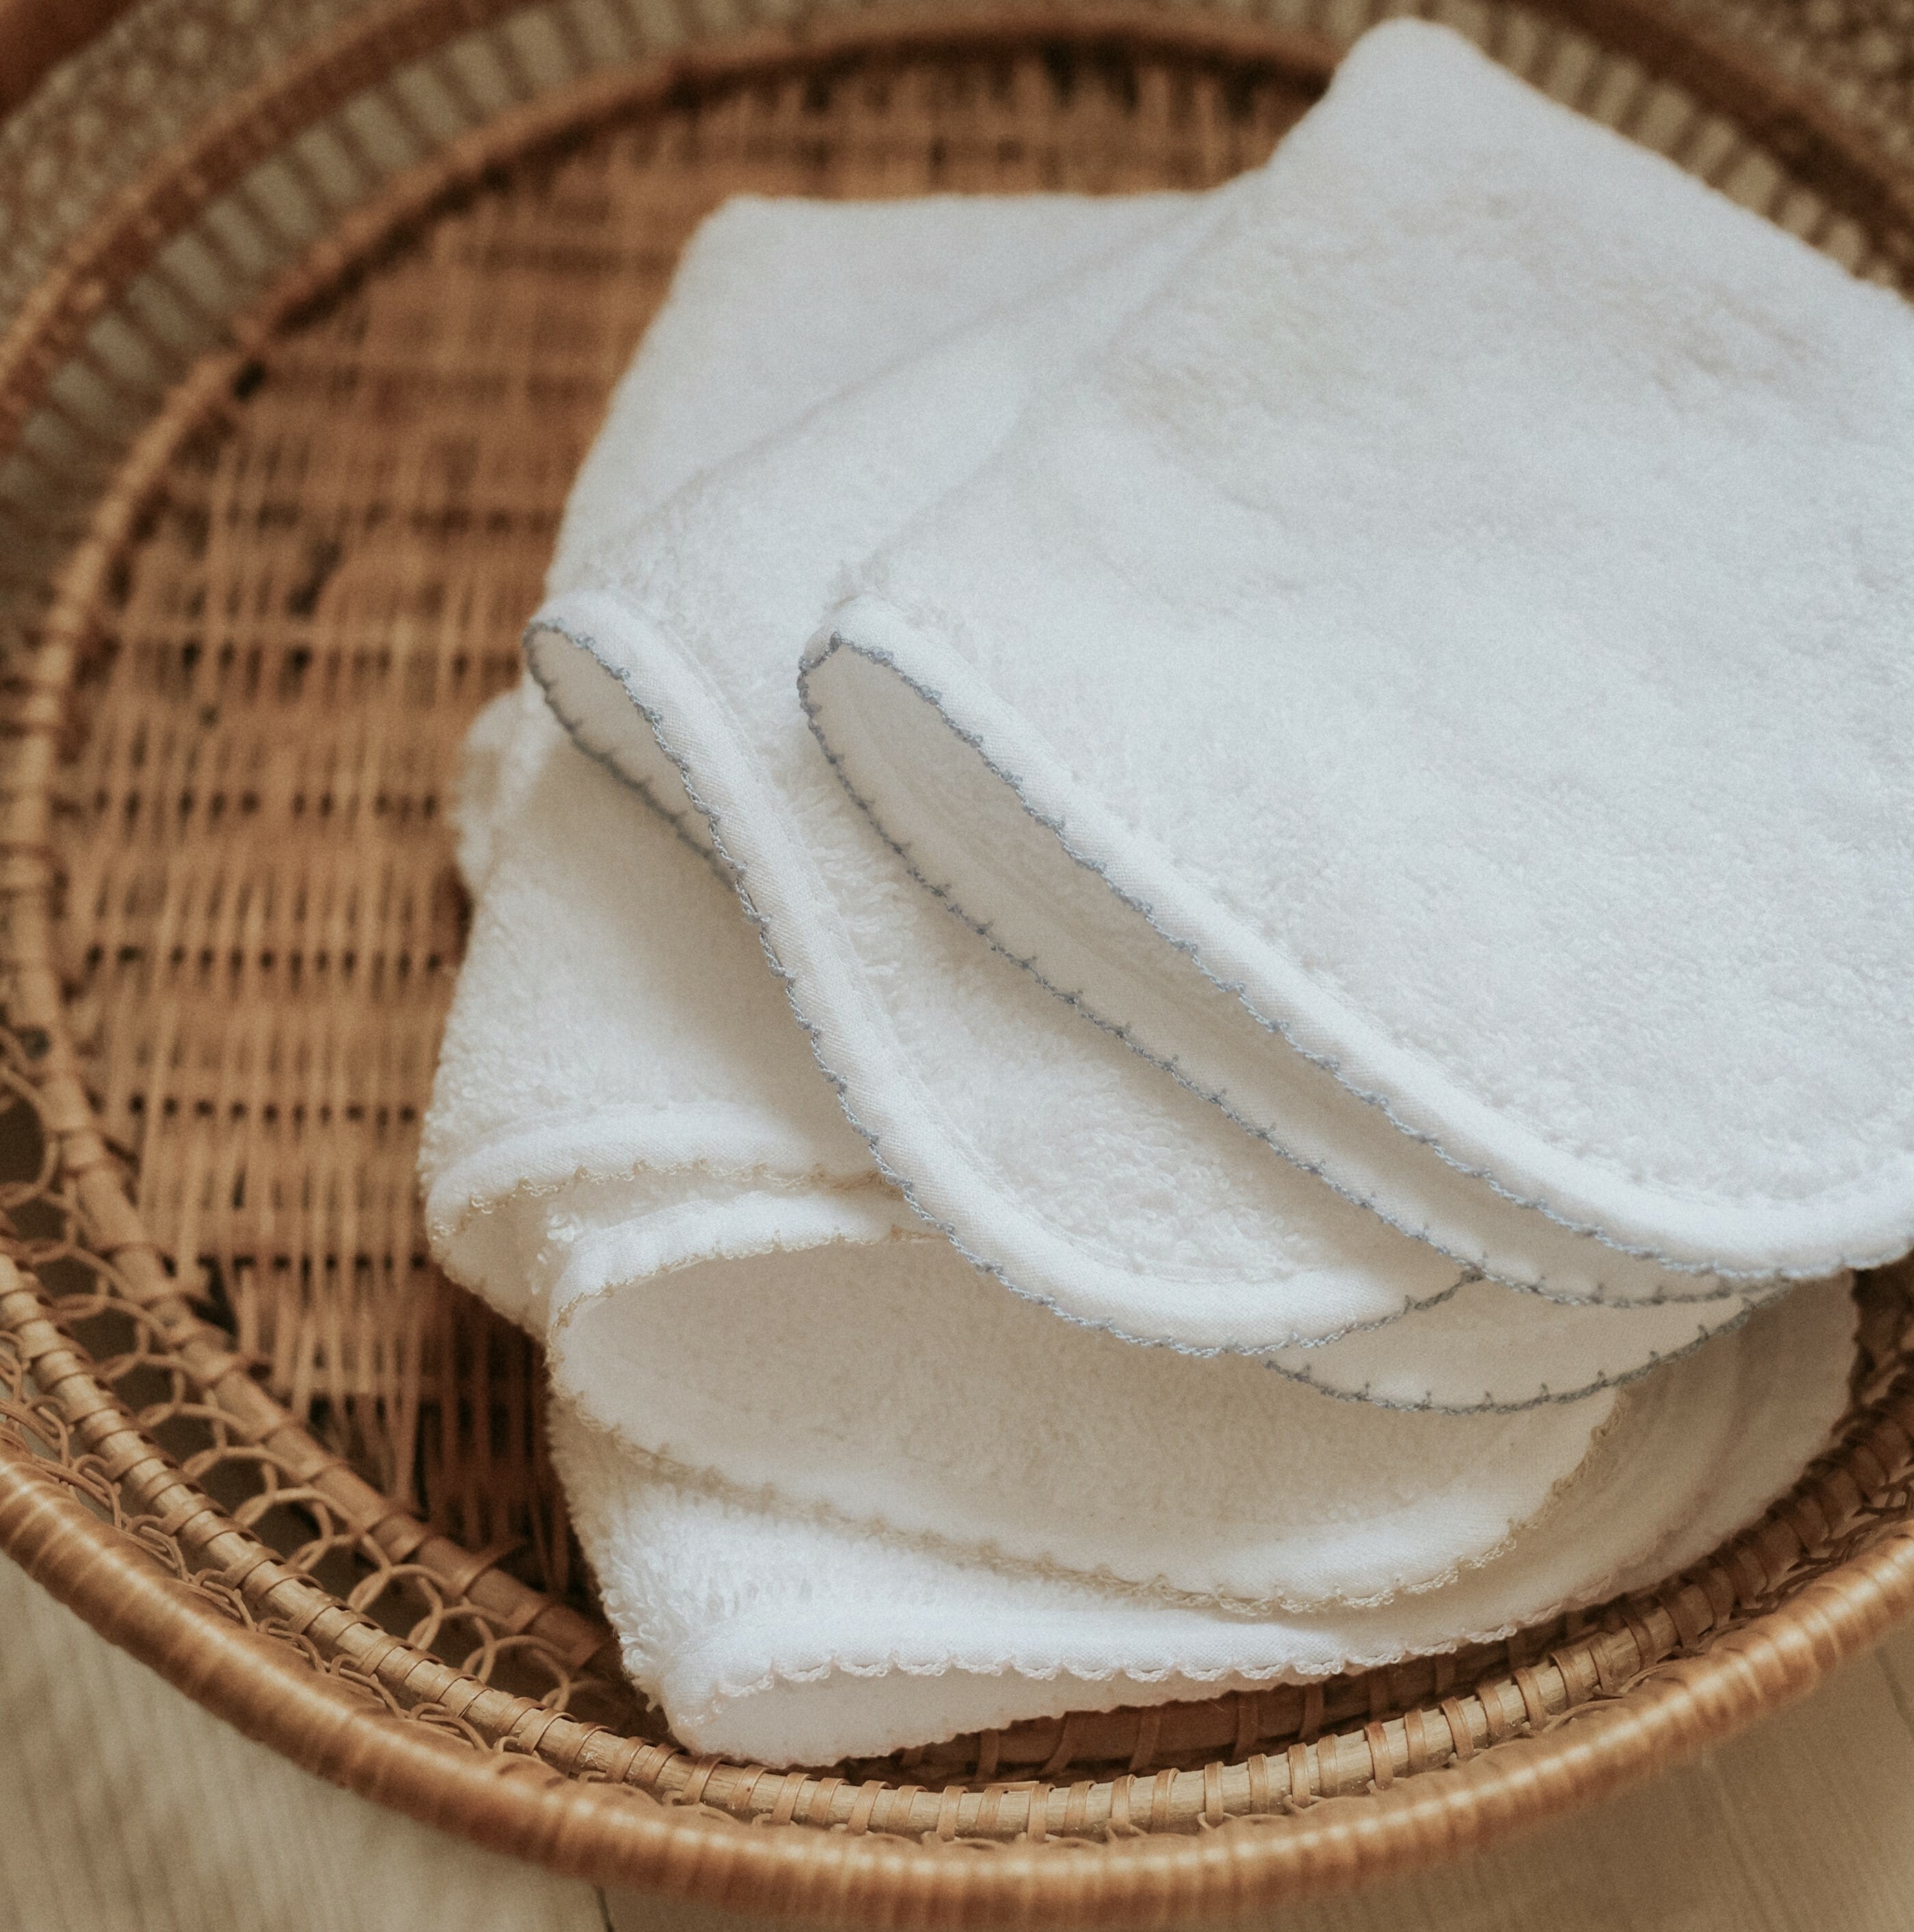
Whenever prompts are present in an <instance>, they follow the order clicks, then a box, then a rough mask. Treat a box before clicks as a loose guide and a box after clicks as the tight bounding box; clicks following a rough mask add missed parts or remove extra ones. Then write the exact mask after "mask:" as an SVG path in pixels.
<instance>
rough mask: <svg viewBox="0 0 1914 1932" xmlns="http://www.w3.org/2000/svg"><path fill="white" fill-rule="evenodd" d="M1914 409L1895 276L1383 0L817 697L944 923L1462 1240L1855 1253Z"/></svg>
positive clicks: (909, 565) (1912, 1174) (1884, 1212)
mask: <svg viewBox="0 0 1914 1932" xmlns="http://www.w3.org/2000/svg"><path fill="white" fill-rule="evenodd" d="M1542 422H1546V423H1547V424H1548V425H1549V429H1548V433H1547V434H1537V427H1536V426H1537V425H1538V424H1539V423H1542ZM1910 427H1914V320H1910V318H1909V315H1908V314H1907V312H1906V308H1905V306H1904V305H1903V303H1902V302H1900V299H1899V298H1898V297H1897V296H1894V295H1892V294H1891V293H1888V292H1886V291H1884V290H1879V289H1877V288H1874V287H1869V286H1867V285H1865V284H1861V283H1860V282H1858V281H1855V280H1853V279H1852V278H1849V277H1848V276H1847V275H1846V274H1844V272H1843V271H1842V270H1840V269H1839V268H1838V267H1837V266H1835V265H1834V263H1831V262H1830V261H1828V260H1826V259H1825V257H1822V256H1820V255H1818V254H1816V253H1814V252H1813V251H1811V250H1810V249H1809V248H1807V247H1806V246H1805V245H1803V244H1801V243H1800V242H1796V241H1795V240H1794V239H1792V238H1791V237H1789V236H1786V235H1785V234H1783V233H1781V232H1780V230H1778V229H1775V228H1774V227H1772V226H1770V225H1769V224H1768V223H1765V222H1763V221H1762V220H1759V218H1758V217H1755V216H1753V215H1752V214H1749V213H1747V212H1746V211H1744V210H1742V209H1740V208H1737V207H1735V206H1734V205H1732V204H1731V203H1730V202H1728V201H1727V200H1726V199H1725V198H1723V197H1722V196H1718V195H1717V194H1715V193H1713V192H1712V191H1711V190H1708V189H1706V188H1705V187H1702V186H1701V185H1699V184H1697V183H1696V182H1695V181H1692V180H1691V179H1690V178H1688V177H1687V176H1686V175H1683V174H1682V173H1681V172H1679V171H1678V169H1675V167H1674V166H1672V165H1670V164H1669V163H1666V162H1665V161H1663V160H1660V158H1658V157H1654V156H1652V155H1651V154H1648V153H1646V152H1645V151H1642V150H1640V149H1639V148H1635V147H1633V146H1632V145H1630V144H1629V143H1628V142H1626V141H1624V140H1622V139H1620V138H1618V136H1615V135H1614V134H1612V133H1609V131H1607V130H1604V129H1602V128H1599V127H1596V126H1594V124H1592V123H1590V122H1587V121H1582V120H1581V119H1580V118H1578V117H1577V116H1576V115H1573V114H1572V113H1569V112H1568V111H1567V110H1565V109H1564V108H1561V107H1558V106H1557V105H1555V104H1553V103H1552V102H1549V101H1547V100H1546V99H1545V98H1543V96H1541V95H1539V94H1537V93H1534V92H1532V91H1531V90H1530V89H1528V88H1526V87H1525V86H1523V85H1522V83H1519V81H1517V80H1515V79H1514V78H1513V77H1510V75H1508V74H1506V73H1504V71H1502V70H1501V69H1499V68H1497V67H1495V66H1494V65H1492V63H1490V62H1488V61H1487V60H1486V59H1485V58H1483V57H1482V56H1481V55H1479V54H1478V53H1477V52H1475V51H1474V49H1472V48H1471V47H1470V46H1468V44H1467V43H1465V42H1464V41H1463V40H1461V39H1460V38H1459V37H1457V36H1456V35H1454V34H1450V33H1449V32H1448V31H1446V30H1444V29H1440V28H1434V27H1431V26H1426V25H1423V24H1422V23H1396V24H1393V25H1391V26H1387V27H1385V28H1380V29H1378V30H1377V31H1375V32H1374V33H1373V34H1371V35H1369V37H1367V38H1366V40H1364V41H1363V43H1361V44H1360V46H1358V47H1357V49H1356V50H1355V51H1354V52H1353V53H1352V55H1351V57H1350V58H1349V59H1348V61H1347V62H1345V65H1344V67H1343V68H1342V70H1341V71H1340V72H1339V75H1338V77H1337V80H1336V83H1335V85H1334V86H1333V88H1332V89H1331V92H1330V95H1329V97H1328V98H1327V100H1326V101H1325V102H1324V104H1323V105H1322V106H1321V107H1319V108H1318V110H1315V112H1314V113H1312V114H1311V115H1309V117H1308V118H1307V119H1306V121H1305V122H1304V123H1303V124H1302V125H1301V126H1300V127H1298V128H1297V130H1296V131H1295V133H1294V135H1293V136H1292V137H1291V139H1289V140H1288V142H1286V143H1285V146H1284V148H1282V151H1281V153H1280V154H1279V158H1278V160H1277V161H1276V163H1275V164H1273V165H1272V166H1271V167H1269V169H1266V171H1264V172H1263V175H1262V176H1261V177H1260V179H1259V180H1258V181H1257V183H1256V184H1254V187H1253V189H1252V190H1251V191H1250V192H1248V193H1245V195H1243V196H1242V197H1241V198H1240V199H1238V200H1237V201H1236V202H1235V203H1234V204H1233V207H1232V208H1231V210H1230V213H1229V214H1228V215H1227V217H1226V218H1225V219H1224V220H1223V221H1222V222H1221V223H1220V224H1219V225H1218V227H1217V228H1216V229H1214V230H1213V231H1212V233H1211V234H1210V236H1209V237H1208V238H1207V239H1206V240H1205V241H1204V242H1203V243H1202V244H1200V245H1198V246H1197V247H1196V248H1194V249H1193V250H1192V251H1191V253H1190V254H1189V255H1188V257H1186V258H1185V260H1184V261H1183V263H1182V265H1181V266H1180V268H1179V272H1178V273H1177V274H1176V275H1175V276H1174V277H1173V278H1170V279H1168V280H1167V281H1166V282H1165V284H1164V286H1163V287H1162V288H1161V290H1159V291H1158V293H1156V294H1155V296H1153V297H1152V299H1150V300H1149V302H1146V303H1145V304H1143V305H1140V308H1138V310H1137V312H1136V314H1134V317H1132V318H1131V320H1129V321H1128V323H1126V325H1125V327H1124V329H1122V331H1121V332H1119V333H1118V334H1117V335H1116V337H1115V338H1114V339H1113V341H1111V342H1110V343H1109V344H1108V345H1107V347H1102V348H1099V349H1098V350H1096V351H1095V352H1093V353H1089V354H1088V355H1086V356H1085V357H1084V358H1083V360H1082V362H1080V365H1079V366H1078V367H1077V369H1076V370H1075V371H1074V373H1073V374H1071V376H1070V377H1068V379H1066V380H1063V381H1061V382H1059V383H1054V384H1051V385H1048V386H1045V387H1044V389H1041V391H1040V392H1035V393H1034V394H1033V396H1032V402H1031V404H1030V407H1029V408H1028V409H1027V410H1026V412H1025V413H1024V414H1023V416H1022V418H1021V419H1020V422H1019V423H1018V425H1017V428H1016V429H1015V430H1014V432H1013V433H1012V434H1011V435H1010V436H1009V437H1008V438H1007V439H1005V440H1004V442H1003V443H1002V446H1001V447H1000V448H999V449H996V451H995V452H993V455H992V456H991V457H990V460H988V461H987V463H984V464H983V465H982V466H981V467H980V468H979V469H978V471H977V472H976V473H975V475H973V476H972V477H971V478H969V479H968V480H967V481H965V482H964V483H963V484H961V485H960V487H957V488H956V489H955V490H954V491H953V492H952V493H949V494H948V495H945V496H940V497H939V499H937V500H936V502H935V503H934V504H933V505H927V506H926V507H925V508H924V510H923V511H921V513H920V514H919V515H918V517H916V519H915V520H914V521H913V523H912V525H911V526H909V528H908V529H906V530H904V531H903V532H902V533H901V534H900V535H899V536H898V537H897V538H895V539H894V541H892V543H891V544H890V545H889V547H888V548H887V549H886V550H885V552H884V553H882V554H881V555H880V556H878V557H876V558H875V559H873V560H872V561H871V562H870V563H868V564H867V565H865V566H864V567H863V568H861V570H860V571H858V572H857V573H855V578H854V582H853V585H852V587H853V588H854V589H856V590H858V591H860V592H861V593H862V594H861V595H857V596H856V597H855V598H853V600H852V601H850V602H849V603H848V604H846V606H845V607H843V608H842V609H841V610H839V611H838V612H837V613H836V614H835V615H834V616H833V618H832V619H831V622H830V624H829V625H828V628H827V630H826V632H825V634H824V636H823V637H822V640H820V643H819V645H818V646H816V647H815V648H814V649H813V652H811V653H810V655H809V657H808V658H807V664H806V674H805V684H806V688H807V694H808V697H809V701H810V703H811V705H812V706H813V710H814V712H815V715H816V718H817V721H818V724H819V729H820V731H821V733H822V735H823V736H824V738H825V740H826V741H827V742H828V745H829V748H830V749H831V753H832V754H833V756H834V759H835V760H836V761H837V766H838V768H839V769H840V772H841V774H842V775H843V778H844V781H845V782H846V784H847V786H849V787H850V789H851V790H852V792H853V793H855V796H858V798H859V799H861V801H862V802H864V804H865V805H867V808H868V809H869V810H870V811H871V812H872V814H873V815H874V817H876V820H878V822H879V823H880V824H881V826H882V827H883V829H884V830H885V832H886V834H887V835H888V837H889V838H891V840H892V841H894V843H895V844H897V846H898V847H900V848H901V849H902V850H903V851H905V852H906V853H908V854H909V856H910V859H911V861H912V864H913V865H914V867H915V868H916V870H917V871H918V873H919V874H921V876H922V877H924V880H926V881H927V883H930V885H931V886H933V889H935V890H936V892H938V893H939V895H941V896H942V897H943V898H945V899H946V900H948V901H949V902H951V904H954V906H956V907H958V908H960V910H962V912H963V914H964V915H965V916H967V917H969V918H970V919H972V920H974V921H975V922H976V923H977V924H978V926H980V927H982V928H984V929H987V930H989V931H990V932H991V934H992V935H993V938H995V939H996V942H997V943H998V944H1000V945H1001V946H1002V947H1005V949H1006V950H1008V951H1010V952H1011V953H1014V954H1015V955H1017V956H1019V957H1021V958H1023V959H1027V960H1028V961H1029V962H1030V965H1031V968H1032V971H1033V972H1034V973H1035V974H1037V975H1038V976H1039V977H1041V978H1043V979H1044V980H1045V981H1046V982H1047V983H1048V984H1050V986H1052V987H1053V989H1056V990H1058V991H1060V992H1064V993H1065V995H1066V997H1068V998H1070V999H1071V1001H1073V1002H1074V1003H1075V1004H1079V1005H1080V1006H1081V1007H1084V1008H1086V1009H1087V1010H1089V1011H1091V1012H1092V1013H1095V1015H1096V1016H1098V1019H1100V1020H1101V1022H1103V1023H1104V1025H1107V1026H1109V1027H1110V1028H1113V1029H1115V1030H1116V1031H1118V1032H1119V1033H1120V1034H1122V1036H1123V1037H1125V1038H1127V1039H1129V1040H1132V1041H1134V1043H1136V1045H1137V1047H1138V1049H1139V1051H1140V1052H1143V1054H1145V1055H1147V1056H1148V1057H1149V1058H1151V1059H1152V1060H1154V1061H1156V1062H1158V1064H1160V1065H1163V1066H1166V1067H1170V1068H1172V1069H1173V1070H1175V1071H1176V1073H1177V1075H1178V1076H1179V1078H1180V1079H1182V1082H1184V1084H1185V1086H1186V1087H1187V1088H1189V1089H1191V1090H1192V1091H1195V1092H1197V1093H1200V1094H1206V1095H1207V1096H1209V1097H1210V1098H1211V1099H1212V1100H1213V1101H1214V1102H1215V1103H1216V1104H1217V1105H1218V1106H1220V1107H1221V1108H1222V1109H1224V1110H1226V1111H1227V1112H1228V1113H1229V1114H1230V1115H1231V1116H1232V1117H1233V1118H1238V1119H1239V1120H1240V1121H1242V1123H1243V1124H1245V1125H1246V1126H1247V1127H1249V1128H1250V1130H1251V1132H1252V1133H1254V1134H1257V1135H1258V1136H1262V1137H1263V1138H1264V1139H1267V1140H1269V1141H1271V1142H1274V1143H1275V1144H1276V1145H1279V1147H1280V1148H1282V1149H1283V1150H1284V1151H1287V1152H1288V1153H1290V1154H1292V1155H1293V1156H1294V1157H1297V1158H1298V1159H1300V1160H1304V1161H1306V1162H1307V1163H1309V1164H1311V1165H1312V1166H1318V1167H1319V1168H1320V1169H1321V1171H1322V1172H1324V1174H1326V1175H1327V1176H1329V1177H1330V1178H1331V1179H1332V1180H1333V1181H1335V1182H1336V1184H1337V1185H1339V1187H1342V1188H1344V1189H1345V1190H1347V1191H1348V1192H1349V1193H1351V1194H1352V1195H1354V1196H1355V1197H1356V1198H1357V1199H1366V1200H1369V1201H1372V1202H1373V1203H1374V1205H1375V1206H1376V1207H1377V1208H1378V1210H1379V1211H1381V1212H1382V1213H1384V1214H1387V1216H1388V1217H1389V1218H1390V1220H1392V1221H1393V1222H1395V1223H1396V1224H1397V1225H1399V1226H1405V1227H1407V1228H1409V1229H1411V1230H1412V1231H1414V1232H1417V1233H1419V1234H1421V1235H1423V1236H1424V1238H1426V1239H1428V1240H1429V1241H1432V1242H1434V1243H1435V1244H1437V1245H1438V1246H1439V1247H1441V1248H1443V1249H1444V1250H1445V1251H1446V1252H1447V1253H1450V1254H1453V1255H1455V1256H1457V1257H1459V1258H1460V1259H1465V1260H1467V1261H1469V1262H1473V1263H1474V1264H1475V1265H1477V1266H1479V1267H1480V1268H1483V1269H1484V1270H1485V1271H1488V1272H1489V1273H1491V1274H1496V1275H1498V1276H1501V1277H1504V1278H1505V1279H1508V1280H1529V1281H1532V1282H1534V1283H1537V1285H1540V1286H1543V1287H1545V1288H1546V1289H1548V1290H1549V1292H1567V1293H1570V1294H1574V1295H1581V1294H1584V1293H1587V1292H1592V1291H1591V1275H1592V1274H1594V1273H1595V1272H1607V1271H1610V1270H1611V1269H1612V1265H1613V1264H1612V1262H1609V1261H1606V1260H1604V1259H1603V1252H1602V1249H1601V1248H1600V1247H1598V1246H1597V1244H1595V1243H1594V1242H1593V1241H1590V1240H1588V1238H1587V1237H1588V1236H1589V1235H1594V1236H1596V1237H1598V1238H1599V1239H1600V1242H1601V1243H1603V1244H1607V1246H1608V1247H1609V1248H1610V1249H1611V1250H1613V1251H1614V1252H1615V1253H1618V1254H1622V1255H1627V1256H1636V1257H1648V1258H1652V1259H1655V1260H1657V1262H1658V1264H1659V1265H1660V1266H1661V1267H1663V1268H1664V1269H1666V1268H1677V1269H1681V1270H1684V1271H1693V1272H1694V1274H1696V1276H1698V1277H1699V1279H1698V1280H1695V1281H1693V1283H1691V1284H1690V1286H1689V1287H1688V1288H1687V1289H1685V1290H1678V1291H1677V1292H1688V1293H1697V1292H1709V1289H1710V1288H1711V1286H1719V1283H1716V1282H1715V1281H1714V1276H1715V1275H1716V1274H1718V1275H1719V1276H1720V1277H1722V1278H1723V1279H1733V1280H1744V1281H1754V1280H1761V1279H1763V1278H1765V1277H1782V1276H1801V1275H1805V1274H1813V1273H1816V1272H1820V1271H1825V1270H1828V1269H1830V1268H1837V1267H1840V1266H1844V1265H1861V1264H1864V1263H1870V1262H1879V1261H1883V1260H1886V1259H1891V1258H1892V1257H1894V1256H1897V1255H1899V1254H1900V1253H1903V1251H1904V1250H1906V1247H1907V1246H1908V1244H1909V1240H1910V1238H1914V1156H1910V1154H1909V1148H1910V1147H1914V1132H1911V1131H1910V1129H1914V1115H1910V1108H1914V1100H1910V1098H1909V1094H1908V1093H1907V1091H1906V1085H1905V1082H1903V1080H1902V1079H1901V1078H1900V1070H1901V1069H1902V1067H1903V1066H1904V1064H1906V1058H1907V1053H1908V1049H1909V1044H1910V1037H1909V1014H1910V1013H1914V980H1910V974H1914V966H1911V965H1910V964H1909V962H1910V960H1914V948H1910V945H1909V941H1910V938H1914V932H1910V928H1909V922H1910V920H1914V909H1910V902H1909V899H1908V897H1907V895H1906V892H1904V890H1903V889H1902V883H1901V882H1902V881H1903V879H1904V877H1905V874H1906V867H1907V863H1908V860H1909V833H1908V830H1907V827H1908V825H1909V823H1910V822H1914V820H1911V817H1910V811H1909V805H1910V802H1914V799H1911V798H1910V794H1914V754H1909V751H1908V748H1907V746H1908V742H1909V732H1908V730H1907V728H1906V727H1907V723H1908V720H1909V715H1910V711H1914V685H1910V682H1909V670H1908V665H1907V655H1906V648H1905V640H1906V636H1907V634H1908V631H1909V622H1910V619H1914V522H1911V521H1910V517H1909V511H1910V510H1914V457H1910V455H1909V447H1910V439H1909V430H1910ZM1365 1103H1368V1104H1365ZM1396 1130H1401V1131H1400V1132H1398V1131H1396ZM1571 1231H1579V1238H1578V1232H1571ZM1610 1286H1611V1287H1612V1288H1615V1287H1617V1286H1619V1284H1618V1283H1615V1282H1613V1281H1611V1284H1610ZM1623 1292H1632V1291H1630V1290H1624V1291H1623Z"/></svg>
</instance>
